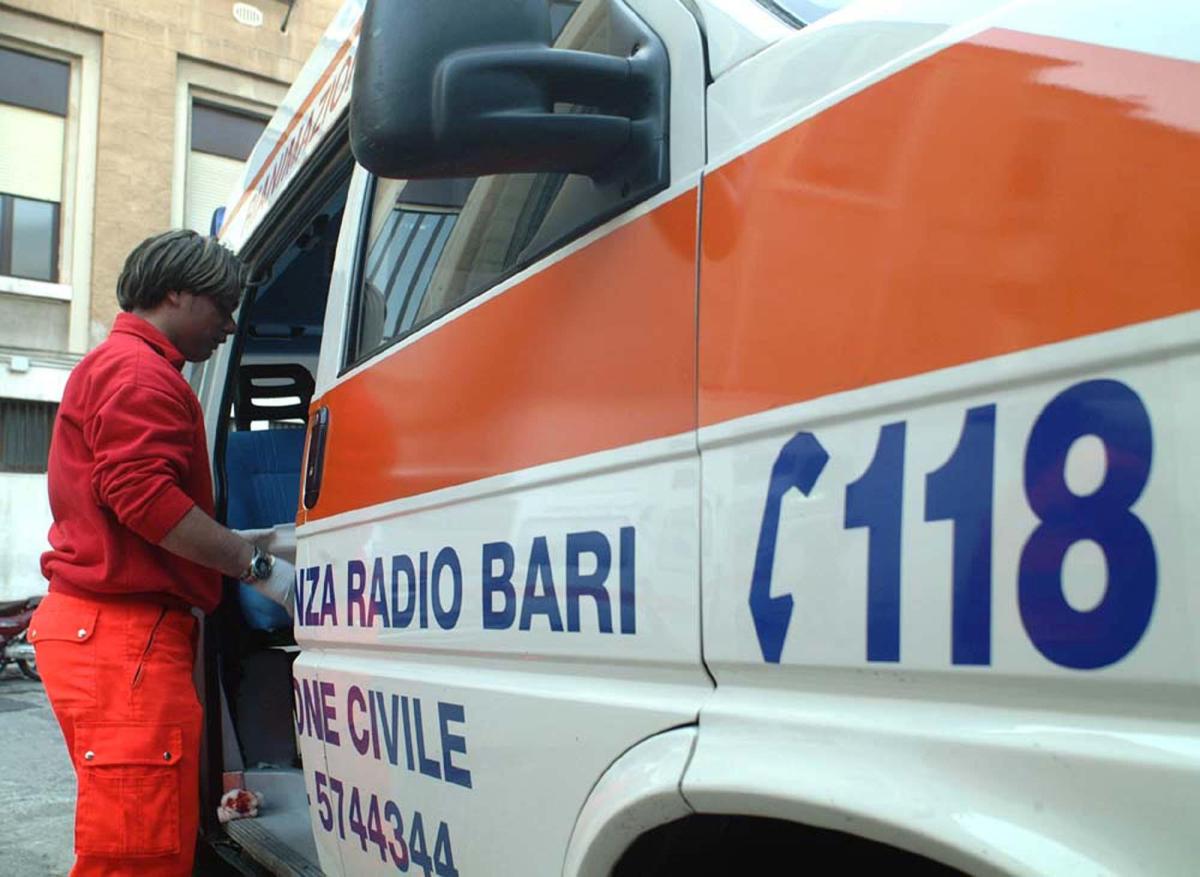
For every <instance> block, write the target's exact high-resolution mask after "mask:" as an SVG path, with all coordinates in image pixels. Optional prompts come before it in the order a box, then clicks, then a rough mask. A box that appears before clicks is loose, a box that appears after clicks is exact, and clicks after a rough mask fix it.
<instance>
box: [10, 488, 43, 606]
mask: <svg viewBox="0 0 1200 877" xmlns="http://www.w3.org/2000/svg"><path fill="white" fill-rule="evenodd" d="M0 521H4V526H3V527H0V600H19V599H22V598H24V597H32V596H33V595H34V594H44V593H46V581H45V579H43V578H42V573H41V569H40V567H39V565H38V560H39V558H40V557H41V556H42V552H43V551H45V550H46V548H47V547H49V545H48V543H47V542H46V534H47V533H48V532H49V530H50V521H51V518H50V501H49V500H48V499H47V498H46V476H45V475H24V474H15V473H12V472H0Z"/></svg>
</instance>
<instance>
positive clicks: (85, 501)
mask: <svg viewBox="0 0 1200 877" xmlns="http://www.w3.org/2000/svg"><path fill="white" fill-rule="evenodd" d="M183 363H184V358H183V355H182V354H181V353H180V352H179V351H178V350H176V349H175V347H174V345H172V344H171V342H170V341H168V340H167V338H166V336H165V335H163V334H162V333H161V332H160V331H159V330H158V329H156V328H155V327H154V326H152V325H150V324H149V323H147V322H146V321H145V320H143V319H141V318H140V317H135V316H133V315H132V314H121V315H119V316H118V317H117V319H116V322H115V323H114V324H113V328H112V333H111V334H110V335H109V336H108V340H107V341H105V342H104V343H103V344H101V345H100V346H99V347H97V348H96V349H95V350H93V351H92V352H91V353H89V354H88V355H87V356H85V357H84V358H83V360H82V361H81V362H80V363H79V365H77V366H76V367H75V369H74V371H72V372H71V376H70V378H69V379H68V380H67V386H66V390H65V391H64V392H63V400H62V404H61V405H60V406H59V409H58V419H57V420H56V421H55V424H54V436H53V438H52V440H51V442H50V464H49V487H50V510H51V512H52V513H53V515H54V524H53V525H52V526H51V527H50V545H51V549H50V551H47V552H46V553H45V554H43V555H42V574H43V575H45V576H46V578H47V579H49V580H50V590H51V591H54V592H58V593H63V594H70V595H73V596H78V597H90V598H100V599H104V598H112V599H129V598H134V599H143V600H150V601H154V602H159V603H165V604H170V605H177V606H178V605H182V604H186V605H190V606H199V607H200V608H201V609H203V610H204V611H205V612H211V611H212V610H213V609H215V608H216V606H217V603H218V602H219V601H220V596H221V576H220V573H218V572H216V571H214V570H211V569H208V568H206V567H203V566H200V565H199V564H195V563H192V562H191V561H189V560H185V559H184V558H182V557H179V556H178V555H175V554H172V553H171V552H169V551H167V550H166V549H165V548H160V547H159V546H158V543H159V542H160V541H161V540H162V538H163V537H164V536H165V535H166V534H167V533H168V532H170V531H171V529H172V528H173V527H174V526H175V525H176V524H178V523H179V521H180V520H181V519H182V518H183V516H184V515H185V514H187V512H188V511H189V510H190V509H191V508H192V506H194V505H195V506H199V507H200V508H201V509H202V510H203V511H205V512H206V513H208V514H209V515H211V514H212V513H213V491H212V475H211V473H210V471H209V462H208V447H207V443H206V441H205V437H204V417H203V415H202V413H201V410H200V403H199V401H198V400H197V399H196V394H195V393H193V392H192V388H191V387H190V386H188V383H187V381H185V380H184V378H183V375H182V374H180V369H181V368H182V367H183Z"/></svg>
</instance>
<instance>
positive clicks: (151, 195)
mask: <svg viewBox="0 0 1200 877" xmlns="http://www.w3.org/2000/svg"><path fill="white" fill-rule="evenodd" d="M0 5H4V6H8V7H10V8H12V9H16V10H20V11H23V12H28V13H31V14H34V15H38V16H40V17H43V18H48V19H52V20H55V21H58V22H62V23H64V24H71V25H75V26H78V27H82V28H86V29H89V30H92V31H96V32H98V33H100V34H101V35H102V54H101V72H100V122H99V124H100V130H99V139H98V145H97V157H96V206H95V229H94V243H93V253H92V277H91V289H92V306H91V323H92V325H93V327H95V330H98V331H93V338H92V343H93V344H95V343H97V342H98V341H100V340H102V339H103V337H104V335H105V334H107V329H108V327H109V326H110V325H111V324H112V321H113V318H114V317H115V316H116V314H117V311H118V307H117V300H116V294H115V289H116V282H117V277H118V275H119V274H120V271H121V265H122V264H123V262H124V260H125V256H126V255H127V254H128V253H129V251H130V250H131V249H132V248H133V247H134V246H135V245H136V244H137V243H138V242H139V241H141V240H142V239H143V238H145V237H147V236H149V235H151V234H154V233H156V232H159V231H162V230H164V229H166V228H167V227H168V226H169V224H170V221H171V178H172V172H173V163H174V144H175V99H176V81H175V76H176V65H177V59H178V58H179V57H180V56H186V57H189V58H194V59H197V60H200V61H204V62H206V63H209V64H215V65H219V66H223V67H227V68H230V69H232V70H236V71H239V72H241V73H248V74H252V75H255V76H259V77H262V78H265V79H269V80H274V81H276V82H280V83H283V84H285V85H286V84H290V83H291V81H292V80H293V79H294V78H295V76H296V74H297V73H298V72H299V71H300V67H301V66H302V65H303V63H304V59H305V58H306V57H307V56H308V53H309V52H310V51H311V50H312V48H313V46H315V45H316V44H317V40H318V39H319V38H320V36H321V33H322V32H323V31H324V30H325V27H326V26H327V25H328V24H329V22H330V21H331V20H332V19H333V16H334V13H335V12H336V11H337V9H338V8H339V7H340V6H341V0H296V3H295V8H294V9H293V11H292V16H291V19H290V21H289V23H288V29H287V33H281V32H280V30H279V27H280V24H281V22H282V20H283V15H284V13H285V12H286V9H287V6H286V4H285V3H282V2H279V0H255V2H254V4H253V5H255V6H257V7H258V8H259V9H261V10H262V12H263V14H264V17H265V21H264V23H263V26H262V27H258V28H250V27H246V26H244V25H241V24H239V23H238V22H237V21H236V20H235V19H234V17H233V0H4V2H3V4H0ZM97 336H98V337H97Z"/></svg>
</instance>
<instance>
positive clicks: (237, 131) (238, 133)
mask: <svg viewBox="0 0 1200 877" xmlns="http://www.w3.org/2000/svg"><path fill="white" fill-rule="evenodd" d="M266 127H267V120H266V119H265V118H262V117H260V116H255V115H252V114H250V113H245V112H241V111H238V110H231V109H227V108H225V107H218V106H214V105H212V104H206V103H202V102H199V101H193V103H192V117H191V128H190V130H191V143H190V148H189V150H188V158H187V180H186V183H185V186H184V190H185V191H184V217H183V222H184V225H186V226H187V227H188V228H191V229H194V230H196V231H198V232H200V233H201V234H209V233H210V231H211V229H212V217H213V211H215V210H216V209H217V208H218V207H222V206H227V205H226V204H225V200H226V199H227V198H228V197H229V194H230V192H232V191H233V187H234V186H235V185H237V183H238V182H239V181H240V180H241V178H242V169H243V166H244V165H245V162H246V159H247V158H249V157H250V152H251V150H252V149H254V144H255V143H257V142H258V138H259V137H260V136H261V135H262V132H263V129H264V128H266Z"/></svg>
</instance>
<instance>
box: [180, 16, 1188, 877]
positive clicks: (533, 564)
mask: <svg viewBox="0 0 1200 877" xmlns="http://www.w3.org/2000/svg"><path fill="white" fill-rule="evenodd" d="M376 2H377V3H379V7H378V8H375V7H372V8H370V9H368V10H366V12H365V18H364V2H363V0H352V2H349V3H347V4H346V7H345V8H344V9H343V10H342V12H341V13H340V14H339V16H338V18H337V19H336V20H335V22H334V23H333V24H332V25H331V27H330V29H329V32H328V33H327V34H326V37H325V39H324V40H323V42H322V44H321V46H320V47H319V48H318V50H317V52H316V53H315V54H314V57H313V59H312V60H311V61H310V63H309V64H308V66H306V67H305V70H304V72H303V73H302V75H301V77H300V79H299V80H298V81H297V83H296V85H295V86H294V88H293V89H292V92H291V93H290V94H289V97H288V100H287V103H286V104H285V105H284V107H282V108H281V109H280V112H279V113H278V114H277V116H276V118H275V120H273V122H272V124H271V126H270V127H269V128H268V132H267V135H266V136H265V138H264V140H263V141H262V142H261V143H260V144H259V146H258V148H257V149H256V150H255V153H254V155H253V156H252V158H251V160H250V162H249V165H248V168H247V172H246V179H245V185H244V187H243V188H244V191H241V192H239V193H238V194H237V196H236V197H235V198H234V199H233V200H232V201H231V203H230V205H229V208H228V211H227V213H226V215H225V222H224V226H223V228H222V231H221V235H222V238H223V240H225V241H226V243H228V244H229V245H230V246H231V247H233V248H235V249H236V250H238V251H239V252H240V253H241V254H242V255H243V256H244V257H245V258H246V259H247V261H249V262H250V263H251V264H252V265H253V266H254V267H255V270H256V277H257V278H258V285H257V287H256V290H257V291H256V292H255V293H254V294H253V295H252V296H249V297H248V299H247V303H246V304H245V305H243V308H242V311H243V313H242V330H241V335H240V336H239V340H238V341H237V342H236V344H235V345H230V347H231V349H228V350H223V351H222V352H221V353H220V354H219V356H218V357H217V358H216V359H214V361H213V362H212V363H210V364H209V366H208V368H207V370H206V371H205V372H204V373H203V375H197V376H196V377H197V381H198V384H197V385H198V386H199V387H200V390H201V395H202V397H203V399H204V400H205V404H206V411H207V413H208V417H209V428H210V434H211V436H212V440H213V442H214V447H213V451H214V462H215V465H216V468H217V474H218V482H219V484H220V491H221V505H222V507H223V508H227V509H228V519H229V521H230V523H231V525H233V526H239V527H250V526H277V525H278V527H279V530H280V532H281V533H285V532H286V531H287V529H288V524H289V523H290V522H291V519H292V512H294V511H295V509H296V508H297V506H298V507H299V512H298V515H297V516H296V517H295V524H296V528H295V538H296V543H297V544H296V566H297V570H298V590H297V604H296V617H295V626H294V630H293V631H291V632H289V631H288V630H286V629H281V625H280V623H279V622H278V618H275V619H274V620H272V619H271V618H269V617H265V616H263V617H258V619H257V620H256V621H253V622H250V627H251V628H253V630H254V633H253V634H252V635H251V640H252V641H251V642H250V643H249V644H247V642H246V637H245V636H244V635H240V634H237V633H236V632H234V631H235V629H236V628H237V627H238V626H239V625H242V624H245V623H246V621H245V619H243V618H241V617H240V616H239V615H238V613H239V612H243V611H244V612H246V613H249V615H247V617H250V615H253V613H254V612H256V611H258V612H265V613H266V615H267V616H269V615H270V613H269V611H267V610H265V609H263V607H261V606H259V607H257V608H255V607H253V606H249V605H248V604H247V603H246V602H245V601H244V598H243V603H242V604H239V603H238V601H237V600H236V599H233V598H231V601H230V605H229V606H228V607H227V610H223V611H224V612H225V616H224V619H223V620H221V619H218V624H216V625H211V624H210V625H209V627H210V630H209V633H208V637H207V639H206V643H207V645H208V648H209V654H210V655H218V654H219V661H217V660H210V662H209V663H210V666H209V673H208V683H209V691H208V701H209V703H210V704H215V703H216V702H217V688H218V687H221V688H223V696H224V698H225V700H226V702H227V704H228V708H227V709H225V710H217V709H215V708H211V709H210V711H209V712H210V724H209V732H210V735H209V740H210V749H209V753H210V759H211V761H210V763H212V764H217V763H221V764H223V766H224V770H225V771H226V772H227V773H229V774H233V775H234V776H237V772H238V771H241V776H240V777H238V781H239V782H244V784H245V785H246V786H248V787H250V788H259V789H266V790H269V791H268V809H267V811H266V812H265V814H264V816H263V817H261V818H260V820H258V822H257V823H256V824H251V823H250V822H249V821H247V822H244V823H232V824H231V825H230V826H229V828H228V831H229V836H230V837H231V838H232V839H233V840H235V841H236V842H237V843H238V844H239V845H240V846H241V847H242V848H244V850H245V851H247V852H249V853H250V854H251V855H252V856H253V857H254V858H256V859H258V860H259V861H260V862H263V863H267V864H268V865H269V866H270V867H271V868H272V869H273V870H275V871H276V872H277V873H297V874H301V873H317V871H318V869H319V871H321V872H324V873H326V874H330V875H333V874H347V875H350V874H354V875H357V874H387V873H393V872H396V871H399V872H402V873H409V874H425V875H428V874H436V875H439V877H448V875H463V877H466V875H543V874H545V875H549V874H568V875H601V874H609V873H616V874H675V873H679V874H689V873H723V874H741V873H776V872H778V873H793V872H797V871H799V870H801V869H805V870H807V869H810V868H815V869H817V870H818V871H819V872H826V871H832V870H833V869H837V870H838V871H843V870H845V871H846V872H848V873H857V871H858V870H864V869H867V868H882V867H908V868H911V869H912V870H913V871H914V872H915V873H929V874H942V873H956V872H963V873H968V874H976V875H1014V874H1041V875H1075V874H1079V875H1084V874H1086V875H1190V874H1195V873H1197V871H1198V870H1200V833H1198V832H1197V827H1196V826H1197V822H1196V818H1197V817H1196V814H1197V813H1200V698H1198V697H1197V687H1198V685H1200V587H1197V574H1196V572H1195V571H1196V570H1197V569H1200V541H1198V540H1197V538H1196V537H1197V532H1198V528H1197V524H1198V523H1200V499H1198V490H1197V486H1198V485H1200V454H1197V453H1196V452H1195V449H1194V447H1193V446H1192V442H1193V441H1194V440H1195V435H1196V432H1197V429H1198V427H1200V379H1198V378H1200V312H1198V310H1197V309H1198V308H1200V175H1198V174H1197V168H1198V167H1200V6H1198V5H1197V4H1195V3H1190V2H1182V0H1180V2H1161V3H1132V2H1116V0H1100V2H1087V3H1085V2H1082V0H1080V2H1076V0H1029V2H998V0H956V2H940V0H911V2H905V3H896V2H884V0H858V2H852V3H848V4H845V6H844V8H842V9H840V10H836V11H832V10H831V9H829V8H823V7H828V6H832V5H835V4H817V3H807V2H797V0H763V2H758V0H582V2H579V3H574V2H570V3H567V2H555V3H549V4H548V9H543V10H542V14H543V15H544V16H545V20H546V22H547V24H546V25H545V27H546V28H552V29H553V34H552V36H553V39H554V43H553V45H554V48H553V49H550V48H546V45H545V41H544V40H543V41H542V42H541V43H540V44H538V45H535V43H537V42H538V41H537V40H532V41H531V42H530V41H524V40H522V39H518V38H516V37H511V35H510V36H507V37H506V36H504V35H503V34H499V35H494V34H492V33H491V32H490V31H488V30H487V28H488V27H499V26H500V25H497V24H496V23H495V21H493V22H491V23H488V19H489V16H491V18H492V19H496V16H497V15H500V16H501V17H502V18H505V21H508V20H510V19H519V18H521V16H526V18H528V17H529V15H532V13H529V10H530V9H531V8H533V7H534V6H537V5H538V4H536V3H532V2H528V3H508V4H500V3H486V4H485V3H480V4H477V5H476V6H477V8H476V10H475V11H473V12H471V13H470V14H466V13H464V12H463V11H462V10H463V9H464V8H466V6H469V5H470V4H464V3H450V2H449V0H445V2H442V0H439V3H438V4H425V3H417V2H411V3H401V2H399V0H392V2H391V3H380V2H379V0H376ZM541 5H542V6H546V4H545V3H542V4H541ZM501 7H503V8H502V9H501ZM508 7H512V9H509V8H508ZM517 7H521V9H520V10H518V9H517ZM448 8H453V9H456V10H457V11H456V12H455V13H454V15H455V20H454V21H450V20H446V21H441V22H440V23H439V22H437V21H426V20H425V19H427V18H437V16H439V15H444V10H445V9H448ZM398 9H399V10H403V12H402V13H401V12H397V10H398ZM497 9H500V12H497V11H496V10H497ZM436 10H442V11H441V12H439V11H436ZM514 10H515V11H514ZM826 13H828V14H826ZM372 16H374V18H373V17H372ZM404 17H406V20H407V23H406V25H405V26H404V27H400V28H397V27H394V24H395V22H396V20H398V18H404ZM534 18H536V15H535V16H534ZM476 19H478V20H476ZM497 21H498V19H497ZM364 22H365V24H364ZM485 25H486V26H485ZM504 26H508V25H507V24H504ZM520 26H522V25H521V23H520V22H517V23H516V24H513V25H512V27H513V28H519V27H520ZM410 27H411V29H412V34H408V33H407V32H406V31H407V30H408V29H409V28H410ZM534 33H535V34H536V33H537V31H536V29H535V31H534ZM421 35H423V36H421ZM418 39H420V40H421V42H420V43H415V42H413V41H414V40H418ZM456 39H457V40H461V41H462V42H461V46H457V45H456V44H454V40H456ZM418 45H419V46H422V47H424V48H425V50H424V51H417V46H418ZM531 46H532V48H531ZM562 50H574V52H573V53H567V52H564V51H562ZM456 52H457V54H455V53H456ZM439 53H440V54H439ZM547 53H549V54H547ZM425 56H428V57H425ZM451 56H453V58H451ZM413 58H415V59H416V60H411V59H413ZM445 58H451V61H454V63H451V61H444V59H445ZM597 58H601V60H600V61H596V60H595V59H597ZM364 59H365V60H364ZM397 59H399V60H397ZM356 62H357V64H358V68H359V69H358V70H357V71H355V70H354V67H355V64H356ZM420 63H424V64H425V65H426V66H427V67H428V69H429V70H430V71H433V70H434V69H435V68H436V69H437V70H438V72H437V73H436V74H433V73H431V74H430V75H429V76H427V77H426V79H421V78H420V77H419V76H414V75H413V74H412V72H411V70H408V73H406V76H405V78H404V79H403V80H402V81H401V80H391V81H389V80H388V79H387V77H388V76H389V75H391V76H395V75H396V70H397V69H401V68H404V69H406V70H407V69H408V68H405V67H404V65H407V64H420ZM619 65H625V66H624V67H620V66H619ZM622 70H624V73H622V72H621V71H622ZM614 71H615V72H614ZM623 76H624V77H625V78H622V77H623ZM352 78H353V79H354V88H353V113H354V122H353V125H350V126H348V124H347V120H348V117H349V116H350V115H351V110H350V107H351V103H352V89H351V80H352ZM397 82H400V83H401V84H397ZM563 83H566V84H563ZM597 83H599V84H597ZM630 83H632V84H630ZM426 86H428V88H426V91H425V92H421V89H422V88H423V87H426ZM539 89H540V91H539ZM572 89H574V91H572ZM531 93H532V94H538V95H541V97H542V98H543V99H545V100H548V101H550V102H551V103H552V104H553V105H554V107H555V108H557V112H556V113H555V114H554V118H553V119H551V120H546V119H545V118H541V117H539V118H537V119H532V118H531V117H529V113H528V112H527V103H528V101H529V100H530V99H531V98H529V94H531ZM510 100H511V101H513V103H512V104H505V101H510ZM421 101H426V102H432V103H431V106H432V109H430V108H429V107H426V106H425V105H423V104H422V103H421ZM439 101H440V102H441V103H439ZM521 101H525V102H526V103H521ZM360 102H361V105H360ZM388 106H391V107H393V108H394V111H395V113H396V114H397V115H398V116H401V117H403V120H402V122H398V123H397V124H396V125H395V126H392V127H389V126H390V125H391V117H390V116H388V114H387V112H386V108H387V107H388ZM514 108H515V109H514ZM360 110H361V113H360ZM422 112H425V113H426V116H427V117H428V118H427V119H426V120H425V121H426V123H427V128H426V129H422V130H423V132H424V135H423V136H425V140H424V141H422V140H421V138H420V136H417V135H414V134H412V131H414V130H416V126H417V124H418V122H420V121H421V119H420V118H418V117H420V116H421V113H422ZM522 114H524V115H522ZM414 119H415V120H416V121H413V120H414ZM429 119H432V121H431V122H430V121H429ZM564 119H565V121H564ZM464 120H465V121H464ZM630 120H632V121H630ZM622 123H624V125H625V127H624V128H622V127H621V124H622ZM405 125H409V126H410V127H409V128H404V126H405ZM472 126H474V127H472ZM539 126H540V127H539ZM348 128H349V130H348ZM393 128H394V129H395V130H393ZM401 128H404V131H406V132H408V134H409V140H408V141H405V143H406V144H407V145H403V144H401V145H397V143H398V142H399V141H398V140H397V139H396V138H398V137H400V135H399V134H397V130H399V129H401ZM430 132H432V133H430ZM564 132H565V133H564ZM622 132H624V133H622ZM401 133H404V132H401ZM418 133H420V132H418ZM522 138H525V139H522ZM622 138H624V139H622ZM401 139H402V138H401ZM610 139H612V144H615V145H612V144H610V143H609V140H610ZM351 140H353V142H354V154H357V155H358V156H359V161H361V162H362V164H360V163H359V162H356V161H355V159H354V157H353V155H352V152H351V147H350V143H351ZM414 144H415V145H414ZM631 144H632V145H631ZM406 150H407V151H406ZM422 150H424V151H422ZM506 150H508V151H507V152H506ZM514 153H516V154H519V155H520V156H521V157H520V158H519V159H512V158H511V155H512V154H514ZM363 164H367V165H369V166H371V167H372V168H374V169H375V170H381V169H382V170H384V171H385V173H384V174H383V175H379V176H377V175H375V174H374V173H372V172H371V171H370V170H368V169H367V168H366V167H364V166H363ZM388 168H401V169H403V168H410V169H411V173H410V172H408V171H405V172H404V173H397V172H395V171H391V172H388ZM306 374H310V375H311V376H312V380H313V383H312V385H308V384H307V383H306V379H305V375H306ZM297 375H299V377H297ZM255 387H257V388H259V390H258V391H256V390H255V389H254V388H255ZM280 387H283V388H285V390H286V392H283V391H280V390H279V388H280ZM271 388H274V389H275V390H276V391H278V392H275V393H274V395H280V394H281V393H282V395H286V396H289V397H292V398H291V400H290V401H291V402H293V403H294V404H293V406H292V408H291V409H289V410H287V411H285V412H284V414H279V415H272V413H271V408H270V404H271V403H272V401H273V400H271V399H269V398H268V399H266V400H261V399H256V398H255V396H256V392H258V395H261V396H267V397H269V396H271V395H273V393H272V390H271ZM279 401H280V400H274V402H276V403H278V402H279ZM283 401H284V402H285V403H286V402H287V401H288V400H283ZM296 404H298V405H299V408H297V407H296ZM231 408H232V409H233V411H234V415H233V416H232V417H231V415H230V411H231ZM280 411H284V409H280ZM285 415H286V416H285ZM297 418H300V419H301V420H305V419H306V421H307V424H308V425H307V429H305V430H300V429H286V428H284V427H287V426H288V425H289V424H288V423H286V422H285V421H288V420H291V421H296V420H297ZM293 425H294V424H293ZM264 426H273V427H279V428H278V429H262V428H261V427H264ZM272 443H274V444H272ZM285 446H286V450H285V449H284V447H285ZM235 454H240V455H242V456H240V457H238V458H237V460H241V461H242V462H237V460H235ZM247 455H248V456H247ZM250 458H253V459H254V460H257V461H258V462H257V463H252V464H247V463H245V462H244V461H245V460H246V459H250ZM247 466H249V467H250V468H246V467H247ZM255 467H257V468H255ZM270 490H276V491H277V492H278V494H279V496H281V497H282V500H279V501H278V502H276V508H275V511H273V512H270V513H268V512H266V511H263V510H262V508H261V506H262V505H263V504H264V503H266V504H268V505H269V504H270V502H273V501H274V500H268V499H264V498H263V497H264V496H266V493H267V492H269V491H270ZM279 503H282V508H283V509H284V512H285V513H284V514H281V513H280V512H279ZM248 506H253V507H254V508H256V509H258V511H253V510H252V511H250V512H247V511H246V508H247V507H248ZM235 510H236V514H235ZM235 518H236V519H235ZM1189 570H1191V572H1189ZM239 637H240V638H239ZM293 637H294V645H293ZM297 647H298V648H297ZM293 660H294V663H292V662H293ZM218 662H219V663H220V664H221V667H222V669H221V670H220V672H219V673H218V672H217V670H215V669H214V668H213V666H212V665H213V664H215V663H218ZM289 668H290V675H289ZM214 686H216V687H214ZM289 710H290V712H289ZM271 711H274V713H273V716H272V717H270V718H268V713H271ZM222 715H223V716H224V717H225V718H224V721H223V722H222V721H221V719H220V717H221V716H222ZM264 729H273V730H264ZM264 736H265V737H266V738H267V739H260V738H263V737H264ZM292 746H295V747H297V748H296V751H295V752H294V753H290V754H289V752H290V750H289V747H292ZM252 750H253V751H252ZM279 751H282V752H283V753H284V754H283V755H279V754H278V752H279ZM264 753H268V754H267V755H264ZM270 753H274V754H270ZM213 782H216V781H215V780H213ZM306 869H307V870H306Z"/></svg>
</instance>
